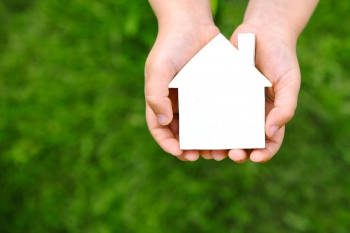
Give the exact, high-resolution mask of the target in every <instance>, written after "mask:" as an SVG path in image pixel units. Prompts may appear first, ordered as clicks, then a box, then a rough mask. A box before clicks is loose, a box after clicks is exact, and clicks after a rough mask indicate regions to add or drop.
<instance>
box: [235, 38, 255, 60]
mask: <svg viewBox="0 0 350 233" xmlns="http://www.w3.org/2000/svg"><path fill="white" fill-rule="evenodd" d="M238 51H239V53H240V55H241V58H242V59H243V61H244V63H245V64H248V65H253V66H255V34H253V33H239V34H238Z"/></svg>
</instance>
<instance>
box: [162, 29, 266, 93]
mask: <svg viewBox="0 0 350 233" xmlns="http://www.w3.org/2000/svg"><path fill="white" fill-rule="evenodd" d="M239 43H240V42H239ZM253 46H254V45H253ZM252 56H254V55H252ZM245 57H246V54H243V53H242V52H240V51H238V50H237V49H236V48H235V47H234V46H233V45H232V44H231V43H230V41H228V40H227V39H226V38H225V37H224V36H223V35H222V34H219V35H217V36H216V37H215V38H214V39H213V40H211V41H210V42H209V43H208V44H207V45H206V46H205V47H204V48H202V49H201V50H200V51H199V52H198V53H197V54H196V55H195V56H194V57H193V58H192V59H191V60H190V61H189V62H188V63H187V64H186V65H185V66H184V67H183V68H182V69H181V71H180V72H179V73H178V74H177V75H176V76H175V77H174V79H173V80H172V81H171V82H170V84H169V87H170V88H179V87H190V88H195V87H201V88H209V89H210V88H213V87H226V88H234V87H238V88H240V87H242V85H244V86H260V87H261V86H264V87H270V86H272V85H271V83H270V81H269V80H268V79H267V78H266V77H265V76H264V75H263V74H261V73H260V72H259V71H258V70H257V69H256V68H255V66H254V65H253V64H251V63H250V62H247V60H246V59H245Z"/></svg>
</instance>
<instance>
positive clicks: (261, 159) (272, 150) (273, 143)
mask: <svg viewBox="0 0 350 233" xmlns="http://www.w3.org/2000/svg"><path fill="white" fill-rule="evenodd" d="M284 131H285V126H283V127H282V128H281V129H280V130H278V131H277V133H276V134H275V135H274V136H273V137H272V138H266V146H265V148H264V149H256V150H253V152H252V153H251V154H250V160H251V161H253V162H257V163H265V162H267V161H269V160H270V159H271V158H272V157H273V156H274V155H275V154H276V153H277V151H278V150H279V148H280V147H281V145H282V141H283V137H284Z"/></svg>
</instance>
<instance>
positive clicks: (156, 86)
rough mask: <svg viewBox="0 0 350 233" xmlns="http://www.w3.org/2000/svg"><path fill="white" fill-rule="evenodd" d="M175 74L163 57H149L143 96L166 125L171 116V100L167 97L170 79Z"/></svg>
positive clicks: (161, 122)
mask: <svg viewBox="0 0 350 233" xmlns="http://www.w3.org/2000/svg"><path fill="white" fill-rule="evenodd" d="M174 76H175V71H174V69H172V68H170V67H169V65H168V62H165V61H164V59H152V58H149V59H148V60H147V62H146V68H145V98H146V102H147V104H148V105H149V106H150V108H151V109H152V111H153V112H154V114H155V115H156V116H157V120H158V122H159V124H161V125H168V124H169V123H170V122H171V121H172V118H173V112H172V106H171V101H170V99H169V97H168V96H169V88H168V85H169V83H170V81H171V80H172V79H173V77H174Z"/></svg>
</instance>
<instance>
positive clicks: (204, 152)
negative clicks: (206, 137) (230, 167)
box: [199, 150, 213, 159]
mask: <svg viewBox="0 0 350 233" xmlns="http://www.w3.org/2000/svg"><path fill="white" fill-rule="evenodd" d="M199 154H200V155H201V156H202V157H203V158H204V159H213V156H212V155H211V151H210V150H201V151H200V152H199Z"/></svg>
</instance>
